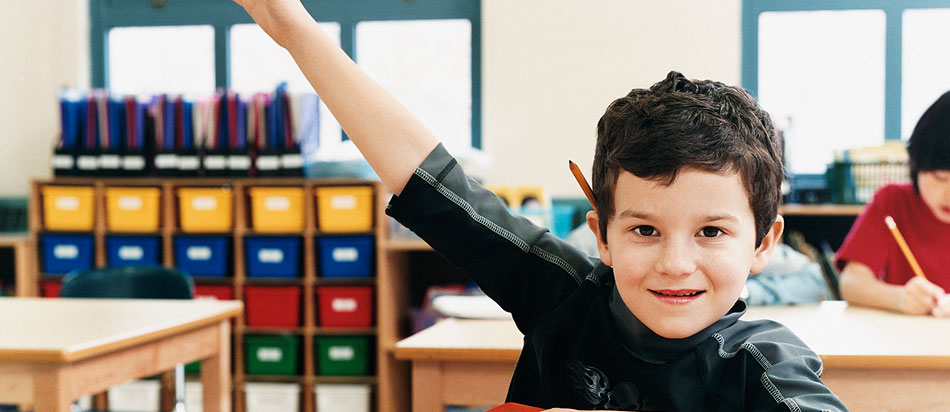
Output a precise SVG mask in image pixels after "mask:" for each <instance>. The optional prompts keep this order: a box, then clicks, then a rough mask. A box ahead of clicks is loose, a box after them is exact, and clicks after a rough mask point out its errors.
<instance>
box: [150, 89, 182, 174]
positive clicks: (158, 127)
mask: <svg viewBox="0 0 950 412" xmlns="http://www.w3.org/2000/svg"><path fill="white" fill-rule="evenodd" d="M149 114H151V117H152V118H153V119H154V131H155V132H154V133H155V156H154V165H155V174H156V175H157V176H168V177H173V176H178V152H177V151H176V149H175V132H176V128H175V107H174V100H173V99H171V98H169V97H168V96H167V95H164V94H162V95H158V96H155V98H154V99H153V100H152V105H151V107H150V108H149Z"/></svg>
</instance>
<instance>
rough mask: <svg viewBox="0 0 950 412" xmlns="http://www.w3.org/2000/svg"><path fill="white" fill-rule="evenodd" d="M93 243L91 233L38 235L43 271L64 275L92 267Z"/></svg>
mask: <svg viewBox="0 0 950 412" xmlns="http://www.w3.org/2000/svg"><path fill="white" fill-rule="evenodd" d="M94 244H95V243H94V241H93V238H92V235H40V247H41V248H42V250H43V268H42V270H43V273H46V274H50V275H65V274H67V273H69V272H71V271H73V270H86V269H89V268H92V264H93V260H92V259H93V258H92V257H93V253H92V252H93V248H94V246H93V245H94Z"/></svg>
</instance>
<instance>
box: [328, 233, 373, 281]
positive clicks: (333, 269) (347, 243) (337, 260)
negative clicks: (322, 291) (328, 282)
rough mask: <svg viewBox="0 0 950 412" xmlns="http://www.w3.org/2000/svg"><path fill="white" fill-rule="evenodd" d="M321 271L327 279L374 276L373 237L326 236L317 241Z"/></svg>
mask: <svg viewBox="0 0 950 412" xmlns="http://www.w3.org/2000/svg"><path fill="white" fill-rule="evenodd" d="M317 247H318V248H319V255H320V271H319V273H317V275H318V276H320V277H325V278H365V277H371V276H372V275H373V237H372V236H324V237H320V238H318V239H317Z"/></svg>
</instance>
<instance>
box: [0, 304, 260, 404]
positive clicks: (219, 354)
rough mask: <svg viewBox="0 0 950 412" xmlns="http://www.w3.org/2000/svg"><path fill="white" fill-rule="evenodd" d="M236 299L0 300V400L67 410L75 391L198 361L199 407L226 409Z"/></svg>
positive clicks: (84, 392)
mask: <svg viewBox="0 0 950 412" xmlns="http://www.w3.org/2000/svg"><path fill="white" fill-rule="evenodd" d="M242 310H243V304H242V303H241V302H240V301H217V300H212V299H198V300H144V299H63V298H61V299H42V298H0V403H18V404H30V403H32V404H33V406H34V408H35V411H36V412H66V411H69V410H70V405H71V404H72V402H73V401H75V400H76V399H78V398H79V397H80V396H83V395H87V394H91V393H97V392H101V391H104V390H106V389H108V388H109V387H111V386H114V385H117V384H120V383H123V382H125V381H128V380H131V379H136V378H142V377H146V376H151V375H154V374H156V373H159V372H163V371H167V370H170V369H172V368H174V366H175V364H178V363H188V362H192V361H195V360H201V361H202V362H201V383H202V385H203V391H204V393H203V401H204V410H205V411H206V412H225V411H230V410H231V402H230V396H231V377H230V374H231V370H230V369H231V367H230V363H231V359H230V356H231V350H230V348H231V347H230V345H231V343H230V342H231V325H230V319H231V318H234V317H236V316H238V315H240V314H241V311H242Z"/></svg>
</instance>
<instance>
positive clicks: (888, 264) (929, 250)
mask: <svg viewBox="0 0 950 412" xmlns="http://www.w3.org/2000/svg"><path fill="white" fill-rule="evenodd" d="M888 215H890V216H891V217H893V218H894V221H895V222H896V223H897V228H898V229H900V232H901V235H903V236H904V240H906V241H907V246H908V247H909V248H910V250H911V252H913V254H914V257H915V258H917V262H918V263H920V268H921V269H923V271H924V275H926V276H927V280H929V281H931V282H933V283H935V284H937V285H938V286H940V287H942V288H943V289H944V290H945V291H948V292H950V224H948V223H944V222H941V221H940V220H938V219H937V217H936V216H934V214H933V212H932V211H931V210H930V208H929V207H927V205H926V204H925V203H924V199H923V198H922V197H920V195H918V194H917V192H915V191H914V187H913V186H912V185H911V184H910V183H906V184H892V185H887V186H884V187H882V188H881V189H879V190H878V191H877V193H875V194H874V199H872V200H871V203H868V206H867V207H866V208H865V209H864V212H862V213H861V215H860V216H858V218H857V220H855V222H854V226H853V227H851V231H850V232H848V236H847V237H846V238H845V239H844V243H843V244H842V245H841V248H840V249H838V254H837V257H836V262H835V263H836V264H837V266H838V269H839V270H840V269H842V268H844V265H845V263H847V262H848V261H855V262H859V263H863V264H865V265H867V267H869V268H871V271H873V272H874V273H875V274H877V277H878V279H881V280H883V281H885V282H887V283H891V284H895V285H903V284H905V283H907V281H908V280H910V279H911V278H912V277H913V276H914V271H913V269H911V267H910V264H909V263H908V262H907V259H906V258H905V257H904V254H903V252H901V249H900V246H898V245H897V241H896V240H894V236H893V235H892V234H891V232H890V230H889V229H888V228H887V225H886V224H885V223H884V217H885V216H888Z"/></svg>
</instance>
